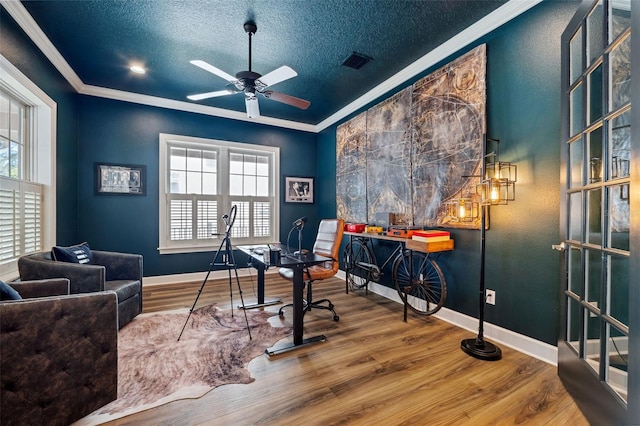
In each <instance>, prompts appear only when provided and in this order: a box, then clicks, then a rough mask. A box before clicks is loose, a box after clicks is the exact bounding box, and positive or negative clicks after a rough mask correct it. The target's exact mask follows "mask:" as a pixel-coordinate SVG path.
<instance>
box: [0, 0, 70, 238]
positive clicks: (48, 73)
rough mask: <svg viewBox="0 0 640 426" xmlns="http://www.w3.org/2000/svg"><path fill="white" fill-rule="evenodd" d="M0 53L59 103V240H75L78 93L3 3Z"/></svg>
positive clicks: (57, 150)
mask: <svg viewBox="0 0 640 426" xmlns="http://www.w3.org/2000/svg"><path fill="white" fill-rule="evenodd" d="M0 54H2V56H4V57H5V58H6V59H7V60H8V61H9V62H11V63H12V64H13V65H14V66H15V67H16V68H18V69H19V70H20V71H21V72H22V73H23V74H24V75H25V76H27V77H28V78H29V79H30V80H31V81H32V82H34V83H35V84H36V85H37V86H38V87H39V88H40V89H42V90H43V91H44V92H45V93H46V94H47V95H48V96H49V97H50V98H52V99H53V100H54V101H55V102H56V104H57V118H58V121H57V131H56V133H57V135H56V138H57V147H56V168H57V170H56V187H57V189H58V191H57V194H56V196H57V207H56V214H57V218H58V219H57V227H56V228H57V229H56V233H57V236H58V239H59V240H63V241H75V240H76V239H77V227H76V218H77V214H78V210H77V204H78V191H77V183H78V157H77V156H78V145H77V140H78V137H77V132H76V130H77V129H76V125H77V121H78V119H77V105H76V99H77V96H78V95H76V92H75V90H73V88H72V87H71V85H69V83H67V81H66V80H65V79H64V78H63V77H62V75H60V73H59V72H58V71H57V70H56V69H55V67H54V66H53V65H52V64H51V63H50V62H49V60H48V59H47V58H46V57H45V56H44V55H43V54H42V53H41V52H40V50H38V49H37V47H36V46H35V45H34V44H33V43H32V42H31V40H30V39H29V38H28V37H27V36H26V34H25V33H24V32H23V31H22V29H21V28H20V27H19V26H18V25H17V24H16V22H15V21H14V20H13V18H12V17H11V16H10V15H9V14H8V13H7V12H6V11H5V10H4V8H3V7H0Z"/></svg>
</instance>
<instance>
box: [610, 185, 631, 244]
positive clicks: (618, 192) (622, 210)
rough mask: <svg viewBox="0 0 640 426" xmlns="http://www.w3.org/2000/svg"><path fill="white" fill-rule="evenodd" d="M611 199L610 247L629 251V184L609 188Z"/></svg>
mask: <svg viewBox="0 0 640 426" xmlns="http://www.w3.org/2000/svg"><path fill="white" fill-rule="evenodd" d="M607 193H608V197H609V215H608V218H609V247H612V248H617V249H621V250H627V251H628V250H629V184H628V183H625V184H623V185H614V186H611V187H609V188H607Z"/></svg>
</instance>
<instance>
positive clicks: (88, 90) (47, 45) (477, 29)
mask: <svg viewBox="0 0 640 426" xmlns="http://www.w3.org/2000/svg"><path fill="white" fill-rule="evenodd" d="M541 2H542V0H510V1H509V2H507V3H505V4H504V5H502V6H501V7H499V8H498V9H496V10H495V11H493V12H492V13H490V14H489V15H487V16H485V17H484V18H483V19H481V20H479V21H478V22H476V23H475V24H473V25H471V26H470V27H468V28H467V29H465V30H464V31H462V32H460V33H458V34H457V35H455V36H454V37H452V38H451V39H449V40H447V41H446V42H445V43H443V44H441V45H440V46H438V47H437V48H435V49H433V50H432V51H431V52H429V53H427V54H426V55H424V56H423V57H422V58H420V59H418V60H417V61H415V62H414V63H412V64H411V65H409V66H408V67H407V68H405V69H403V70H402V71H400V72H398V73H397V74H395V75H393V76H392V77H391V78H389V79H387V80H385V81H384V82H382V83H381V84H379V85H378V86H376V87H375V88H373V89H371V90H370V91H369V92H367V93H365V94H364V95H362V96H361V97H359V98H358V99H356V100H355V101H353V102H351V103H350V104H348V105H347V106H345V107H343V108H342V109H340V110H338V111H337V112H335V113H334V114H332V115H330V116H329V117H327V118H326V119H324V120H322V121H321V122H320V123H318V124H316V125H313V124H306V123H300V122H296V121H289V120H282V119H277V118H271V117H265V116H260V117H258V118H253V119H249V118H248V117H247V116H246V114H244V113H241V112H238V111H232V110H226V109H222V108H216V107H209V106H206V105H198V104H191V103H188V102H182V101H176V100H171V99H166V98H160V97H156V96H149V95H141V94H137V93H130V92H124V91H120V90H114V89H107V88H102V87H97V86H89V85H85V84H84V83H83V82H82V80H81V79H80V77H78V75H77V74H76V73H75V71H74V70H73V69H72V68H71V67H70V66H69V64H68V63H67V61H66V60H65V59H64V57H63V56H62V55H61V54H60V52H59V51H58V49H56V48H55V46H54V45H53V44H52V43H51V41H50V40H49V39H48V38H47V36H46V35H45V34H44V32H43V31H42V30H41V29H40V27H39V26H38V24H37V23H36V22H35V21H34V20H33V18H32V17H31V15H29V13H28V12H27V10H26V9H25V8H24V6H23V5H22V4H21V3H20V1H19V0H0V4H2V6H3V7H4V8H5V9H6V10H7V12H9V14H10V15H11V16H12V17H13V19H15V20H16V22H17V23H18V25H20V27H21V28H22V29H23V30H24V31H25V33H27V35H28V36H29V37H30V38H31V40H32V41H33V42H34V43H35V44H36V46H38V48H39V49H40V50H41V51H42V52H43V53H44V55H45V56H46V57H47V58H48V59H49V60H50V61H51V63H52V64H53V65H54V66H55V67H56V68H57V69H58V71H59V72H60V73H61V74H62V75H63V77H64V78H65V79H66V80H67V81H68V82H69V84H71V86H73V88H74V89H75V90H76V91H77V92H78V93H81V94H84V95H88V96H97V97H103V98H108V99H114V100H120V101H125V102H132V103H138V104H142V105H149V106H155V107H160V108H168V109H173V110H178V111H185V112H193V113H197V114H204V115H209V116H214V117H222V118H228V119H231V120H239V121H246V122H250V123H258V124H265V125H268V126H275V127H282V128H287V129H293V130H301V131H305V132H312V133H319V132H321V131H322V130H324V129H326V128H327V127H329V126H331V125H333V124H335V123H337V122H338V121H340V120H342V119H343V118H345V117H347V116H348V115H350V114H352V113H354V112H356V111H358V110H359V109H361V108H363V107H365V106H366V105H367V104H369V103H371V102H373V101H374V100H376V99H378V98H379V97H381V96H383V95H384V94H386V93H388V92H389V91H391V90H393V89H394V88H396V87H398V86H400V85H401V84H403V83H404V82H406V81H408V80H410V79H412V78H414V77H415V76H417V75H419V74H420V73H422V72H424V71H425V70H427V69H429V68H430V67H432V66H434V65H436V64H437V63H439V62H440V61H442V60H444V59H446V58H447V57H448V56H450V55H452V54H454V53H455V52H457V51H459V50H461V49H463V48H464V47H466V46H468V45H470V44H471V43H473V42H475V41H477V40H478V39H480V38H481V37H483V36H485V35H486V34H488V33H490V32H491V31H493V30H494V29H496V28H498V27H500V26H501V25H503V24H505V23H506V22H509V21H510V20H512V19H514V18H515V17H517V16H519V15H521V14H522V13H524V12H526V11H528V10H529V9H531V8H532V7H534V6H536V5H537V4H539V3H541Z"/></svg>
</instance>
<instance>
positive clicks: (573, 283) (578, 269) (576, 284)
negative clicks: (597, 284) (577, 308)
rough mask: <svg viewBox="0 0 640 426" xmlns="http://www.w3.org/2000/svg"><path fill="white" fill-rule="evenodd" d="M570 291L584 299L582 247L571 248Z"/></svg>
mask: <svg viewBox="0 0 640 426" xmlns="http://www.w3.org/2000/svg"><path fill="white" fill-rule="evenodd" d="M568 280H569V284H568V287H569V291H570V292H572V293H573V294H575V295H576V296H578V297H579V298H580V299H582V297H583V294H582V256H581V255H580V249H579V248H575V247H571V250H569V270H568Z"/></svg>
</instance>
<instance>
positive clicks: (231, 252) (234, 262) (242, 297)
mask: <svg viewBox="0 0 640 426" xmlns="http://www.w3.org/2000/svg"><path fill="white" fill-rule="evenodd" d="M229 245H231V243H229ZM230 248H231V247H230ZM229 253H230V254H229V259H230V260H231V262H232V264H233V271H234V272H235V274H236V283H237V284H238V293H240V302H241V303H242V311H243V312H244V321H245V323H246V324H247V331H248V332H249V340H251V339H252V338H251V327H249V319H248V318H247V310H246V309H245V307H244V296H243V295H242V288H241V287H240V278H239V277H238V265H237V264H236V259H235V256H234V254H233V250H229ZM229 287H231V270H229ZM231 309H233V301H232V302H231Z"/></svg>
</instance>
